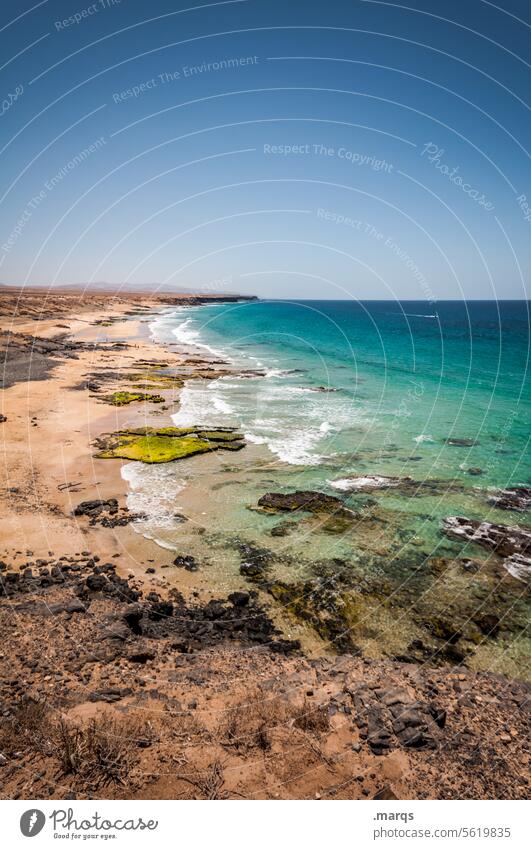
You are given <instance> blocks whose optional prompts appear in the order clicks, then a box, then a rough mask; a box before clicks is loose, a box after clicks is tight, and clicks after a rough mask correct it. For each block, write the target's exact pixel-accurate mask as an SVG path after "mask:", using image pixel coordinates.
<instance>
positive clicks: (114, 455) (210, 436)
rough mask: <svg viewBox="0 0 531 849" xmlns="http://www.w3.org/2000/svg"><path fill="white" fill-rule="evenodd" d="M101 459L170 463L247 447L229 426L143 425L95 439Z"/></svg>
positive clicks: (98, 455)
mask: <svg viewBox="0 0 531 849" xmlns="http://www.w3.org/2000/svg"><path fill="white" fill-rule="evenodd" d="M95 445H96V447H97V448H98V452H97V453H96V454H95V455H94V456H95V457H97V458H98V459H105V460H106V459H123V460H138V461H140V462H141V463H169V462H172V461H173V460H181V459H183V458H184V457H191V456H193V455H194V454H204V453H206V452H207V451H217V450H219V449H226V450H228V451H238V450H240V449H241V448H243V447H244V445H245V442H244V439H243V436H242V434H240V433H237V432H235V431H234V430H232V429H229V430H222V429H219V430H202V429H201V428H200V427H195V428H193V427H190V428H187V427H163V428H153V427H141V428H131V429H129V430H119V431H115V432H114V433H111V434H104V435H103V436H101V437H99V438H98V439H97V440H96V442H95Z"/></svg>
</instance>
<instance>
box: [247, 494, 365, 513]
mask: <svg viewBox="0 0 531 849" xmlns="http://www.w3.org/2000/svg"><path fill="white" fill-rule="evenodd" d="M258 506H259V507H262V508H263V509H265V510H266V511H267V512H271V513H283V512H288V513H291V512H293V511H295V510H304V511H307V512H308V513H334V514H337V513H338V512H339V513H340V514H341V515H345V516H346V515H349V516H351V517H352V518H355V516H356V514H355V513H354V511H353V510H349V509H348V507H345V506H344V505H343V502H342V501H341V500H340V499H339V498H336V497H335V496H334V495H325V494H324V493H322V492H317V491H315V490H311V489H309V490H297V491H296V492H289V493H282V492H268V493H266V494H265V495H262V497H261V498H260V499H259V500H258Z"/></svg>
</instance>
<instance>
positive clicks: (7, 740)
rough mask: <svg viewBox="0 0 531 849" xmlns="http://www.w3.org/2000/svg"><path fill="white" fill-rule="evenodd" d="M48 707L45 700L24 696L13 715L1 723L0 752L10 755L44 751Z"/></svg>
mask: <svg viewBox="0 0 531 849" xmlns="http://www.w3.org/2000/svg"><path fill="white" fill-rule="evenodd" d="M47 718H48V708H47V706H46V704H45V703H44V702H39V701H36V700H35V699H32V698H29V697H28V698H23V699H21V700H20V702H19V703H18V704H17V705H16V706H15V708H14V710H13V713H12V714H11V716H8V717H5V718H3V719H2V723H1V725H0V752H1V753H2V754H3V755H6V757H10V756H11V755H13V754H14V753H15V752H28V751H29V750H33V751H35V752H40V751H42V749H43V747H44V744H45V739H46V728H47V723H46V720H47Z"/></svg>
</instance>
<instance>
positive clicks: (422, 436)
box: [413, 433, 435, 443]
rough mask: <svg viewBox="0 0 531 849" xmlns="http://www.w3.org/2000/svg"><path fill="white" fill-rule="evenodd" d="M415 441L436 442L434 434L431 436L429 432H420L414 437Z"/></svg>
mask: <svg viewBox="0 0 531 849" xmlns="http://www.w3.org/2000/svg"><path fill="white" fill-rule="evenodd" d="M413 442H418V443H420V442H435V440H434V438H433V437H432V436H429V435H428V434H427V433H420V434H419V435H418V436H415V437H414V438H413Z"/></svg>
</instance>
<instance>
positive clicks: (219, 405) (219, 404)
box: [212, 395, 234, 416]
mask: <svg viewBox="0 0 531 849" xmlns="http://www.w3.org/2000/svg"><path fill="white" fill-rule="evenodd" d="M212 404H213V405H214V409H216V410H217V411H218V413H222V415H224V416H230V415H231V413H233V412H234V410H233V409H232V407H231V406H230V404H227V402H226V401H224V400H223V398H219V397H218V396H217V395H214V397H213V398H212Z"/></svg>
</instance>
